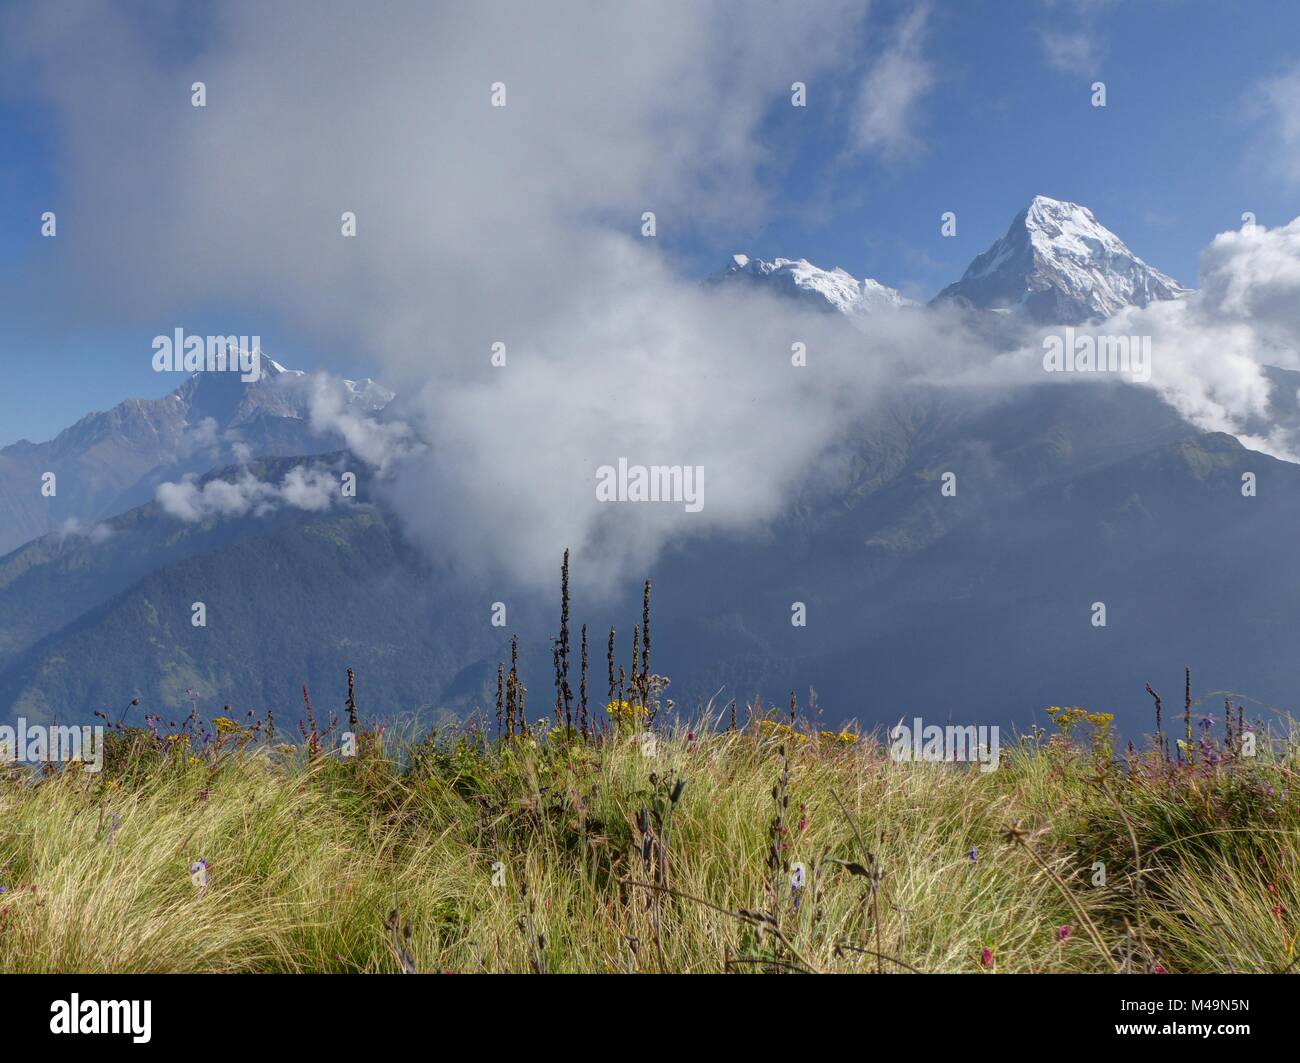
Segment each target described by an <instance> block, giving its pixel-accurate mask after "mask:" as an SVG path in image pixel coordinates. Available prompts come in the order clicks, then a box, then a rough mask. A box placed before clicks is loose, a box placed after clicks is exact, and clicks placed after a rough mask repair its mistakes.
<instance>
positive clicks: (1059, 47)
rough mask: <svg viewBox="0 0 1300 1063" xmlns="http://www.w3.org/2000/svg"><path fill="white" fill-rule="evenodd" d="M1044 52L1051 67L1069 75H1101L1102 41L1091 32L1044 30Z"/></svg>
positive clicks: (1084, 30)
mask: <svg viewBox="0 0 1300 1063" xmlns="http://www.w3.org/2000/svg"><path fill="white" fill-rule="evenodd" d="M1042 42H1043V52H1044V54H1045V55H1046V57H1047V62H1048V64H1049V65H1050V66H1052V67H1054V68H1055V69H1057V70H1061V71H1064V72H1065V73H1067V74H1078V75H1079V76H1081V77H1092V76H1095V75H1097V74H1098V73H1100V67H1101V41H1100V39H1099V38H1098V37H1097V35H1096V34H1095V33H1093V32H1092V31H1091V30H1086V29H1077V30H1044V31H1043V33H1042Z"/></svg>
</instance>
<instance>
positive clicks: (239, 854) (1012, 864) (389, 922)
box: [0, 661, 1300, 973]
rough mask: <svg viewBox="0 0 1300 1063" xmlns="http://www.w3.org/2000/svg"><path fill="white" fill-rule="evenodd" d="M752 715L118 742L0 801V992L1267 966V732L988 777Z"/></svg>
mask: <svg viewBox="0 0 1300 1063" xmlns="http://www.w3.org/2000/svg"><path fill="white" fill-rule="evenodd" d="M642 668H643V666H642V665H641V663H640V662H639V661H638V677H640V675H641V674H643V672H642ZM758 713H759V718H758V719H757V720H753V721H751V723H750V724H749V725H748V726H746V727H744V728H740V729H736V730H733V729H731V728H729V727H728V728H726V729H721V728H719V727H717V726H715V721H714V720H712V719H706V720H704V721H702V722H699V723H697V724H695V725H693V726H688V725H686V724H679V725H677V726H675V727H668V726H666V725H664V724H663V723H662V721H661V724H660V727H659V730H658V731H657V732H656V733H655V737H654V741H653V750H651V749H650V748H649V745H650V743H649V742H648V739H647V734H648V733H647V732H646V731H644V730H643V729H642V723H641V722H640V721H641V720H643V717H632V718H631V722H630V723H629V722H627V721H625V720H624V719H623V718H622V717H621V716H619V715H618V710H617V708H616V712H615V717H616V718H615V722H614V724H613V725H612V726H610V727H608V728H607V730H606V733H605V735H604V737H603V738H602V739H601V740H600V741H598V742H591V741H588V742H583V741H582V740H581V736H580V735H577V734H575V731H574V729H573V728H566V727H560V728H555V727H554V726H553V725H550V726H548V724H547V722H545V721H541V720H538V721H536V722H535V723H534V724H532V725H530V734H529V735H528V736H524V735H523V734H516V735H515V736H514V737H512V738H508V739H506V738H503V739H501V740H500V741H489V740H488V739H487V738H486V737H485V736H484V735H483V734H482V733H481V732H479V731H477V730H474V729H466V730H461V731H458V732H455V733H449V734H443V735H427V736H425V737H423V738H421V739H419V740H415V741H410V742H407V743H402V744H400V746H399V744H398V743H397V741H396V740H395V739H393V738H392V737H391V736H387V735H383V734H378V733H372V734H369V735H366V736H363V738H364V739H365V740H364V741H363V742H362V744H361V747H360V752H359V754H358V756H356V757H355V758H352V759H350V760H346V761H345V760H341V759H340V758H339V757H338V756H337V753H336V752H329V751H326V752H324V753H319V754H318V755H315V756H309V755H308V752H307V751H306V750H304V749H303V748H302V747H292V746H284V745H275V744H272V743H270V742H268V741H266V740H265V737H264V736H257V735H254V734H251V733H250V732H249V731H248V729H246V728H242V727H237V726H234V725H231V724H229V722H226V723H223V724H221V726H220V728H219V730H218V731H217V732H213V733H214V734H215V735H216V737H215V739H214V740H211V741H208V742H207V743H203V742H200V741H198V740H197V739H193V738H191V739H188V740H181V741H167V736H165V735H163V736H161V739H162V740H161V741H159V739H158V738H156V737H155V736H154V735H152V734H150V733H149V732H148V731H144V730H139V731H136V730H131V729H119V730H117V731H114V732H112V733H111V735H110V741H109V746H108V757H107V759H106V762H105V766H104V770H103V771H102V772H100V773H97V774H95V773H89V772H87V771H85V770H84V769H83V768H80V767H79V766H77V765H71V766H68V767H66V768H64V769H62V770H59V771H52V772H48V773H37V774H33V773H28V772H11V773H9V774H8V775H7V776H6V778H5V780H4V781H3V782H0V886H3V887H4V889H5V892H4V893H3V894H0V969H3V970H5V971H86V972H94V971H395V970H399V969H401V968H402V966H404V965H406V966H410V967H414V969H416V970H419V971H439V970H452V971H521V972H526V971H539V970H540V971H548V972H562V971H660V970H663V971H672V972H690V971H727V970H731V971H754V972H758V971H796V970H811V971H821V972H830V971H875V970H885V971H909V970H918V971H971V972H990V973H993V972H1001V971H1049V972H1050V971H1096V972H1103V971H1115V970H1119V971H1127V970H1134V971H1141V970H1148V971H1149V970H1156V969H1161V970H1169V971H1208V970H1237V971H1279V970H1284V969H1294V966H1295V959H1296V953H1295V947H1296V932H1297V918H1296V916H1297V913H1298V912H1300V891H1298V889H1297V885H1296V883H1297V870H1300V869H1298V868H1297V862H1298V860H1300V843H1298V842H1300V807H1298V802H1297V800H1296V795H1295V793H1294V789H1293V786H1292V783H1293V781H1294V772H1295V771H1296V770H1297V759H1298V756H1297V754H1298V751H1300V742H1297V741H1296V736H1294V735H1286V736H1281V737H1279V738H1278V740H1277V741H1276V742H1272V743H1264V744H1263V745H1262V746H1261V748H1260V750H1259V754H1258V755H1257V756H1256V757H1255V758H1253V759H1251V760H1249V761H1248V760H1246V759H1244V758H1243V759H1239V760H1235V761H1234V760H1226V759H1225V760H1223V761H1220V762H1218V763H1215V764H1207V763H1199V764H1190V763H1184V764H1181V765H1180V764H1178V763H1176V762H1169V761H1167V760H1166V759H1165V758H1163V757H1162V756H1161V755H1159V754H1158V753H1155V752H1152V753H1149V754H1140V755H1139V754H1134V755H1132V756H1130V757H1128V758H1124V759H1117V758H1114V757H1112V756H1110V755H1109V753H1108V751H1107V750H1106V749H1105V748H1104V746H1102V745H1101V744H1099V743H1098V742H1097V741H1096V736H1095V735H1092V736H1088V735H1085V734H1083V733H1082V732H1081V731H1080V730H1079V728H1078V727H1071V728H1070V729H1068V730H1067V733H1064V734H1062V733H1055V734H1053V735H1050V736H1049V735H1047V734H1046V733H1042V732H1037V733H1035V734H1034V735H1032V736H1027V737H1026V738H1025V739H1023V740H1022V741H1021V742H1019V743H1018V744H1016V745H1015V746H1014V747H1013V748H1012V749H1010V750H1007V751H1004V754H1003V758H1002V763H1001V766H1000V768H999V769H998V770H997V771H994V772H989V773H983V772H980V771H978V770H977V768H976V767H975V766H970V765H957V764H924V763H918V764H910V763H902V764H900V763H895V762H893V761H892V760H890V759H889V756H888V750H887V747H886V746H884V745H882V744H881V743H879V742H877V741H876V739H875V738H874V737H873V736H870V735H868V736H861V737H858V738H856V739H855V740H852V741H849V740H848V739H847V738H844V737H840V736H826V735H823V734H820V733H817V732H815V731H812V730H811V729H810V728H809V727H808V726H807V725H806V724H804V723H799V722H798V721H797V720H796V722H795V723H794V724H793V725H791V724H789V723H780V724H777V723H775V722H774V721H773V720H772V719H771V718H770V717H769V716H767V715H766V714H765V713H764V711H763V710H761V709H759V710H758ZM562 718H563V717H562ZM765 722H766V726H763V724H764V723H765ZM651 752H653V755H651ZM199 859H202V860H205V861H207V863H208V865H209V869H210V870H209V875H208V881H207V884H206V885H205V886H200V885H196V884H195V882H194V881H192V879H191V875H190V866H191V864H193V863H194V862H195V861H196V860H199ZM1100 865H1104V877H1103V876H1101V875H1099V874H1098V871H1099V870H1100ZM393 913H396V914H395V915H394V914H393ZM408 927H409V936H408V935H407V933H406V928H408ZM403 952H405V954H406V963H405V964H404V962H403Z"/></svg>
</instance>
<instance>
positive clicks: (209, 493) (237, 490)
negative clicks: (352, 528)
mask: <svg viewBox="0 0 1300 1063" xmlns="http://www.w3.org/2000/svg"><path fill="white" fill-rule="evenodd" d="M155 497H156V499H157V501H158V504H159V505H160V506H161V507H162V509H163V512H164V513H166V514H168V515H169V516H171V517H175V518H176V519H177V520H181V521H185V522H186V523H187V524H188V523H195V522H198V521H204V520H211V519H221V518H227V517H244V516H249V515H252V516H258V517H260V516H265V515H266V514H268V513H271V512H273V511H274V510H276V509H279V508H281V507H282V506H292V507H293V508H295V509H304V510H311V511H313V512H321V511H323V510H326V509H329V507H330V506H331V505H333V504H334V502H335V501H336V500H337V499H339V498H341V497H342V489H341V486H340V479H339V475H338V474H337V473H335V472H332V471H330V470H328V469H323V468H319V467H315V466H311V467H308V466H301V465H299V466H295V467H294V468H292V469H290V470H289V471H288V473H287V474H286V475H285V477H284V480H283V481H282V482H281V483H278V484H276V483H271V482H269V481H266V480H259V479H257V477H255V476H254V475H253V474H252V473H251V472H249V471H248V470H247V469H245V470H241V471H240V473H239V474H238V475H237V476H236V477H235V478H234V479H233V480H224V479H212V480H208V481H207V482H206V483H203V484H200V483H198V482H197V478H196V477H195V476H193V475H189V476H185V477H184V478H182V479H181V480H178V481H174V482H169V483H163V484H159V485H158V490H157V493H156V495H155Z"/></svg>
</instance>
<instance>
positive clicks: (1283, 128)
mask: <svg viewBox="0 0 1300 1063" xmlns="http://www.w3.org/2000/svg"><path fill="white" fill-rule="evenodd" d="M1251 103H1252V105H1253V108H1254V110H1255V112H1256V113H1257V115H1259V116H1260V117H1261V118H1262V119H1263V120H1264V123H1265V126H1266V130H1265V139H1264V144H1263V145H1262V150H1263V151H1264V152H1265V154H1266V155H1267V156H1268V158H1269V159H1270V160H1271V164H1272V166H1273V168H1274V169H1275V170H1276V172H1277V173H1278V174H1279V175H1280V176H1281V177H1282V179H1283V180H1285V181H1286V182H1287V183H1288V184H1290V185H1293V186H1295V185H1300V65H1297V66H1295V67H1293V68H1292V69H1291V70H1290V71H1288V72H1287V73H1285V74H1282V75H1280V76H1278V77H1274V78H1269V79H1267V80H1265V81H1263V82H1262V83H1261V84H1260V85H1259V86H1258V87H1257V89H1256V91H1255V93H1254V95H1253V98H1252V100H1251Z"/></svg>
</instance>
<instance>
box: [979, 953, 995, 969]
mask: <svg viewBox="0 0 1300 1063" xmlns="http://www.w3.org/2000/svg"><path fill="white" fill-rule="evenodd" d="M980 966H981V967H992V966H993V950H992V949H985V950H984V951H983V952H981V953H980Z"/></svg>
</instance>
